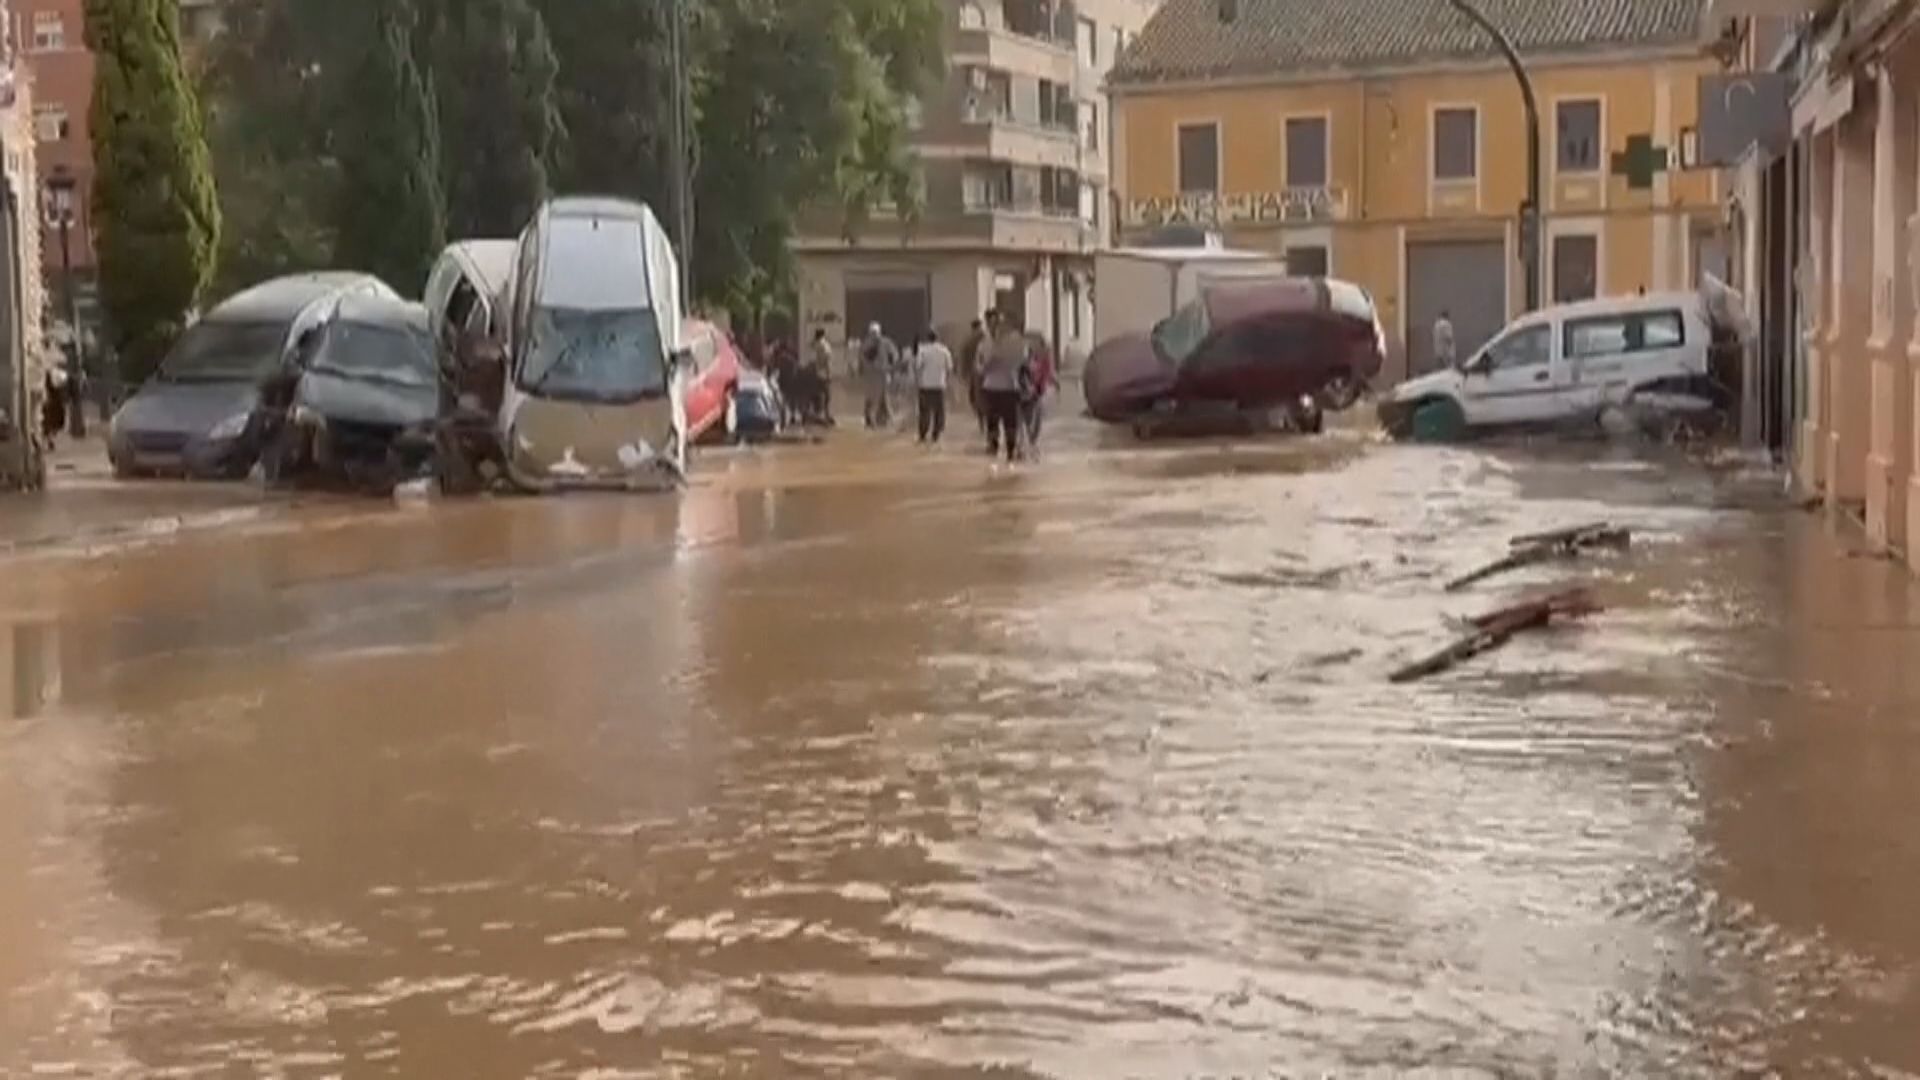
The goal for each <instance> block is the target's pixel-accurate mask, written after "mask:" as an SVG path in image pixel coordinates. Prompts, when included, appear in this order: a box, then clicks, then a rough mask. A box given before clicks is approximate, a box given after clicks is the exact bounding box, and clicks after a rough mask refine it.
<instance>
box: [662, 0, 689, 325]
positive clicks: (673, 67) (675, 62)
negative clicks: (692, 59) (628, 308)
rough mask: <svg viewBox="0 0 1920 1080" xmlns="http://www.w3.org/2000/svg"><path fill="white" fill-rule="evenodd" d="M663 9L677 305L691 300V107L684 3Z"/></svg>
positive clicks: (671, 0)
mask: <svg viewBox="0 0 1920 1080" xmlns="http://www.w3.org/2000/svg"><path fill="white" fill-rule="evenodd" d="M665 3H666V8H667V54H668V61H669V63H668V67H669V72H668V80H669V85H668V88H667V114H668V124H669V132H668V136H669V137H668V144H667V150H668V157H669V158H670V160H671V167H672V169H673V176H672V177H671V178H670V180H671V188H672V192H673V243H674V246H675V247H676V248H678V249H679V251H678V254H679V256H680V302H681V303H682V304H689V303H691V302H692V298H693V150H692V147H691V145H690V143H691V141H692V139H691V134H692V133H691V132H690V131H689V130H688V129H689V128H690V127H691V126H692V116H693V113H692V105H691V103H690V102H689V101H688V98H689V96H690V89H691V88H690V87H689V86H688V85H687V83H688V77H689V76H688V72H687V0H665Z"/></svg>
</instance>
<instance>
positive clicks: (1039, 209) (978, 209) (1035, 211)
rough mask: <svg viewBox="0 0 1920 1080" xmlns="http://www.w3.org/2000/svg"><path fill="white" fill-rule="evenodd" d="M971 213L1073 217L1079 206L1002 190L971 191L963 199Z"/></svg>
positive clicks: (1076, 215) (962, 205) (1077, 214)
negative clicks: (1022, 196) (1002, 191)
mask: <svg viewBox="0 0 1920 1080" xmlns="http://www.w3.org/2000/svg"><path fill="white" fill-rule="evenodd" d="M960 208H961V209H962V210H963V211H965V212H966V213H969V214H1027V215H1030V216H1033V217H1049V218H1062V219H1071V218H1075V217H1078V216H1079V214H1080V208H1079V207H1078V206H1067V205H1063V204H1061V203H1058V202H1048V201H1047V200H1045V199H1035V198H1021V197H1019V196H1014V195H1007V194H1004V193H1001V192H969V193H968V194H967V195H966V196H964V197H963V198H962V199H961V207H960Z"/></svg>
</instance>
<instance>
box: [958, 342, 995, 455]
mask: <svg viewBox="0 0 1920 1080" xmlns="http://www.w3.org/2000/svg"><path fill="white" fill-rule="evenodd" d="M987 317H988V318H989V319H990V318H992V317H993V313H992V312H988V313H987ZM987 345H988V339H987V328H986V324H984V323H982V322H981V321H980V320H979V319H975V320H973V326H972V327H971V328H970V329H968V331H967V340H966V341H965V342H963V343H962V344H961V346H960V377H961V378H962V379H965V380H966V383H967V408H968V409H969V410H970V411H971V412H972V413H973V419H974V422H975V423H977V424H979V425H980V434H982V435H985V434H986V433H987V405H986V400H985V399H984V398H982V397H981V396H980V373H981V372H982V371H983V370H985V369H986V365H987Z"/></svg>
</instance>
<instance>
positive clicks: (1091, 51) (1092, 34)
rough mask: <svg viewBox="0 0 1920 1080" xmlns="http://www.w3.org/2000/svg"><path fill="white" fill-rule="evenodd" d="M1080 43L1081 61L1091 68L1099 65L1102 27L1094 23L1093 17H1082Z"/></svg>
mask: <svg viewBox="0 0 1920 1080" xmlns="http://www.w3.org/2000/svg"><path fill="white" fill-rule="evenodd" d="M1078 43H1079V46H1080V62H1081V63H1082V64H1085V65H1086V66H1088V67H1090V68H1097V67H1099V66H1100V28H1099V27H1098V26H1095V25H1094V22H1093V20H1092V19H1088V18H1084V17H1083V18H1081V20H1080V34H1079V41H1078Z"/></svg>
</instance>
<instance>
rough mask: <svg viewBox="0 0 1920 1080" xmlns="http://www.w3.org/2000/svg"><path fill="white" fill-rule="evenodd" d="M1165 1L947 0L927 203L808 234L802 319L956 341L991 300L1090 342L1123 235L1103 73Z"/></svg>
mask: <svg viewBox="0 0 1920 1080" xmlns="http://www.w3.org/2000/svg"><path fill="white" fill-rule="evenodd" d="M1156 6H1158V0H949V2H948V25H947V42H948V52H949V57H948V74H947V78H946V81H945V83H944V84H943V85H941V86H940V87H939V88H937V89H936V90H935V91H933V92H932V93H931V94H929V96H928V98H927V99H926V100H925V101H923V102H922V103H921V106H922V107H921V110H920V119H919V128H918V131H917V134H916V137H915V149H916V151H917V153H918V157H919V161H920V166H921V169H922V176H923V179H924V182H925V193H926V197H925V206H924V208H923V211H922V213H921V215H920V216H919V218H918V219H917V220H915V221H912V222H906V221H902V220H900V219H898V218H896V217H889V216H886V215H879V216H876V218H875V220H873V221H872V222H871V223H870V224H869V225H867V226H866V227H865V228H864V229H862V230H861V232H860V234H859V235H858V236H856V237H855V238H853V239H852V240H849V239H848V238H846V237H845V236H841V235H830V234H824V233H823V234H817V235H809V236H803V237H802V238H801V239H800V241H799V243H798V248H799V258H798V263H799V282H798V286H799V287H798V293H799V310H798V311H797V312H796V313H795V314H796V316H797V318H798V321H799V324H800V330H801V332H802V333H803V334H805V335H806V336H809V337H810V336H811V335H812V332H813V330H814V329H815V328H821V327H824V328H825V329H826V330H827V332H828V335H829V336H830V337H832V338H834V339H835V340H836V341H839V340H844V339H845V338H847V337H850V336H851V337H858V336H859V334H860V333H861V332H862V331H863V330H864V329H865V327H866V326H867V325H868V324H869V323H873V322H878V323H880V324H881V325H882V326H883V327H885V328H886V330H887V332H888V333H889V334H890V335H892V336H893V337H894V338H896V339H898V340H902V341H904V340H907V339H908V338H910V337H911V335H913V334H915V333H917V332H919V331H923V330H925V329H926V328H928V327H933V328H935V329H937V330H939V331H940V332H941V333H942V334H943V335H946V336H949V337H954V336H958V335H960V334H962V333H964V332H965V330H966V328H967V326H968V324H969V323H970V322H971V321H972V320H974V319H977V318H979V317H980V316H981V314H982V313H983V312H985V311H987V310H988V309H989V308H998V309H1000V310H1002V311H1005V312H1009V313H1011V314H1012V315H1014V316H1015V317H1016V318H1018V319H1021V320H1024V322H1025V324H1026V326H1027V328H1028V329H1029V330H1032V331H1034V332H1036V333H1040V334H1043V335H1045V336H1047V337H1048V338H1049V339H1050V340H1057V342H1058V345H1059V351H1060V353H1061V355H1062V356H1064V357H1065V358H1066V360H1067V362H1068V363H1070V364H1071V363H1075V362H1077V361H1078V360H1079V359H1080V358H1082V357H1084V356H1085V355H1086V353H1087V352H1088V351H1089V350H1090V349H1091V348H1092V345H1093V341H1092V337H1093V280H1092V277H1093V253H1094V252H1095V251H1096V250H1097V249H1099V248H1100V247H1102V246H1103V245H1105V244H1106V243H1107V242H1108V240H1109V238H1110V237H1111V236H1112V235H1113V227H1114V222H1113V208H1112V198H1111V195H1110V173H1109V166H1108V153H1109V150H1110V148H1111V147H1112V145H1113V129H1112V117H1111V115H1110V112H1109V109H1108V107H1107V106H1108V102H1107V95H1106V91H1105V89H1104V84H1105V81H1106V74H1107V71H1108V69H1110V68H1111V67H1112V66H1113V63H1114V61H1115V59H1116V58H1117V57H1118V56H1119V54H1120V52H1121V50H1122V49H1124V48H1126V46H1127V45H1128V44H1130V43H1131V42H1132V40H1133V37H1134V35H1135V34H1136V33H1138V32H1139V30H1140V29H1141V27H1143V26H1145V25H1146V22H1147V19H1148V17H1149V16H1151V15H1152V14H1153V10H1154V8H1155V7H1156Z"/></svg>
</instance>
